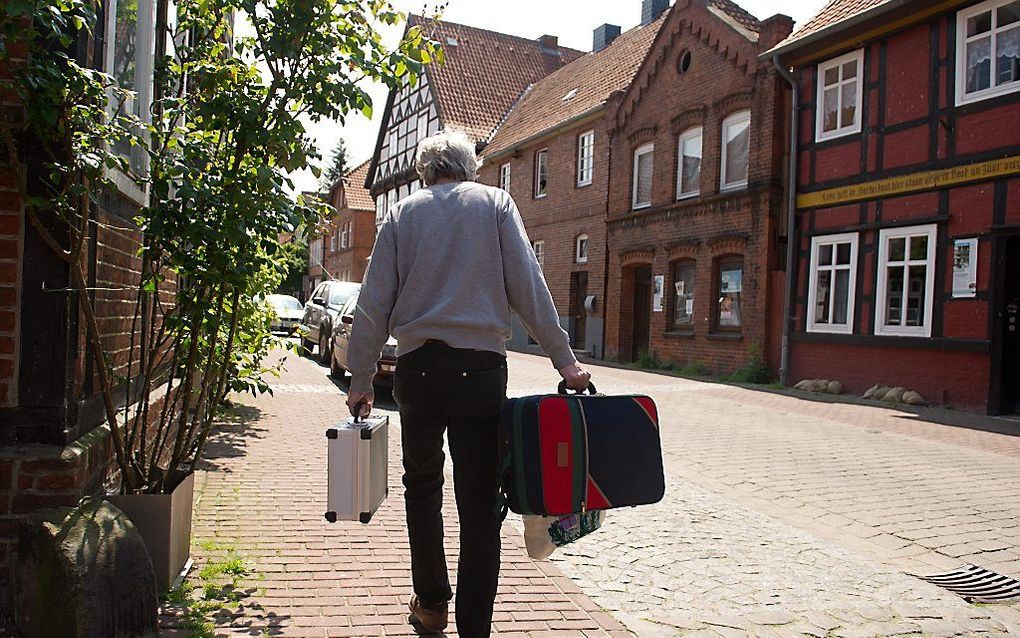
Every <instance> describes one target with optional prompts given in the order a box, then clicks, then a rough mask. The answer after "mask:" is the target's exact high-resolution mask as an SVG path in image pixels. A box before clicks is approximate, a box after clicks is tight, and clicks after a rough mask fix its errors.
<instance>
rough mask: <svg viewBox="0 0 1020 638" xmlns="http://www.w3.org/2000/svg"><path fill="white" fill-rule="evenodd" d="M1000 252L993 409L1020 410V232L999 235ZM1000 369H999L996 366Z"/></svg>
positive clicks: (1004, 410)
mask: <svg viewBox="0 0 1020 638" xmlns="http://www.w3.org/2000/svg"><path fill="white" fill-rule="evenodd" d="M998 248H999V250H998V251H997V253H998V254H997V256H996V260H995V262H996V269H995V271H996V272H997V273H998V277H997V278H998V279H999V282H998V286H999V290H998V294H997V295H996V296H995V301H994V304H995V307H994V309H993V317H994V320H995V323H996V327H995V334H994V335H993V343H996V344H997V347H996V348H995V350H994V351H993V364H992V365H993V368H992V369H993V374H992V402H991V406H990V407H991V408H992V411H993V412H994V413H996V414H1017V413H1018V412H1020V235H1011V236H1007V237H1002V238H1000V239H999V246H998ZM996 369H997V370H996Z"/></svg>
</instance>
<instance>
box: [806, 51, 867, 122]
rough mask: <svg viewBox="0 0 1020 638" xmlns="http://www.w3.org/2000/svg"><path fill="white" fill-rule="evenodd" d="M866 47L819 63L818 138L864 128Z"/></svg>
mask: <svg viewBox="0 0 1020 638" xmlns="http://www.w3.org/2000/svg"><path fill="white" fill-rule="evenodd" d="M863 75H864V49H859V50H857V51H854V52H853V53H848V54H846V55H844V56H840V57H838V58H836V59H834V60H829V61H828V62H823V63H822V64H819V65H818V97H817V101H816V104H817V107H816V109H815V110H816V111H817V112H818V121H817V127H816V136H815V137H816V139H817V141H819V142H820V141H823V140H828V139H832V138H836V137H842V136H844V135H852V134H854V133H860V132H861V108H860V104H861V100H862V98H863V95H864V82H863Z"/></svg>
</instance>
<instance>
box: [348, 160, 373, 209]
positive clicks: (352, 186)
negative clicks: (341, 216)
mask: <svg viewBox="0 0 1020 638" xmlns="http://www.w3.org/2000/svg"><path fill="white" fill-rule="evenodd" d="M371 163H372V160H366V161H364V162H362V163H361V164H359V165H358V166H356V167H354V168H352V169H351V170H349V171H347V172H346V173H345V174H344V177H343V180H341V182H342V184H343V189H344V199H345V202H344V203H345V205H346V206H347V208H350V209H352V210H375V200H374V199H372V194H371V193H370V192H368V189H367V188H365V181H366V180H367V179H368V168H369V166H370V165H371Z"/></svg>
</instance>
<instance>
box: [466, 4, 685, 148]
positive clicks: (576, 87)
mask: <svg viewBox="0 0 1020 638" xmlns="http://www.w3.org/2000/svg"><path fill="white" fill-rule="evenodd" d="M664 22H665V16H663V17H660V18H659V19H658V20H656V21H655V22H653V23H652V24H649V25H647V26H638V27H635V28H633V29H631V30H629V31H627V32H626V33H624V34H622V35H620V36H619V37H617V38H616V39H615V40H614V41H613V43H612V44H610V45H609V46H608V47H606V48H605V49H603V50H601V51H599V52H597V53H588V54H586V55H584V56H582V57H581V58H579V59H577V60H575V61H574V62H571V63H570V64H568V65H567V66H565V67H563V68H562V69H559V70H558V71H556V72H555V73H553V74H552V75H549V76H548V77H546V78H544V79H542V80H539V81H538V82H536V83H535V84H534V85H533V86H532V87H531V88H530V89H529V90H528V92H527V93H526V94H525V95H524V96H523V97H522V98H521V100H520V101H519V102H518V103H517V104H516V105H515V106H514V107H513V110H512V111H511V112H510V114H509V116H507V119H506V121H505V122H503V124H501V125H500V126H499V129H498V130H497V131H496V133H495V134H494V135H493V137H492V139H491V140H490V142H489V145H488V146H487V147H486V149H485V151H484V153H483V154H484V155H486V156H491V155H495V154H497V153H499V152H500V151H504V150H506V149H507V148H509V147H511V146H513V145H515V144H518V143H520V142H522V141H524V140H526V139H528V138H530V137H533V136H535V135H538V134H540V133H542V132H544V131H546V130H549V129H551V128H553V127H555V126H557V125H559V124H562V123H563V122H566V121H568V120H570V119H572V118H575V117H578V116H581V115H584V114H585V113H588V112H590V111H592V110H593V109H596V108H598V107H600V106H602V105H603V104H605V103H606V100H607V99H608V98H609V96H610V94H612V93H613V91H616V90H622V89H626V88H627V86H628V85H629V84H630V82H631V81H632V80H633V79H634V74H635V73H637V70H638V68H639V67H640V66H641V63H642V62H643V61H644V59H645V56H646V55H647V54H648V49H649V47H651V45H652V42H653V41H654V40H655V36H656V34H657V33H658V32H659V29H660V28H661V27H662V25H663V23H664ZM568 96H569V97H568Z"/></svg>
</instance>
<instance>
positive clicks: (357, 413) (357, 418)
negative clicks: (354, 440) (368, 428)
mask: <svg viewBox="0 0 1020 638" xmlns="http://www.w3.org/2000/svg"><path fill="white" fill-rule="evenodd" d="M363 405H365V401H358V403H357V404H355V405H354V407H352V408H351V416H352V417H354V422H355V423H364V422H365V417H363V416H361V406H363Z"/></svg>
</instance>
